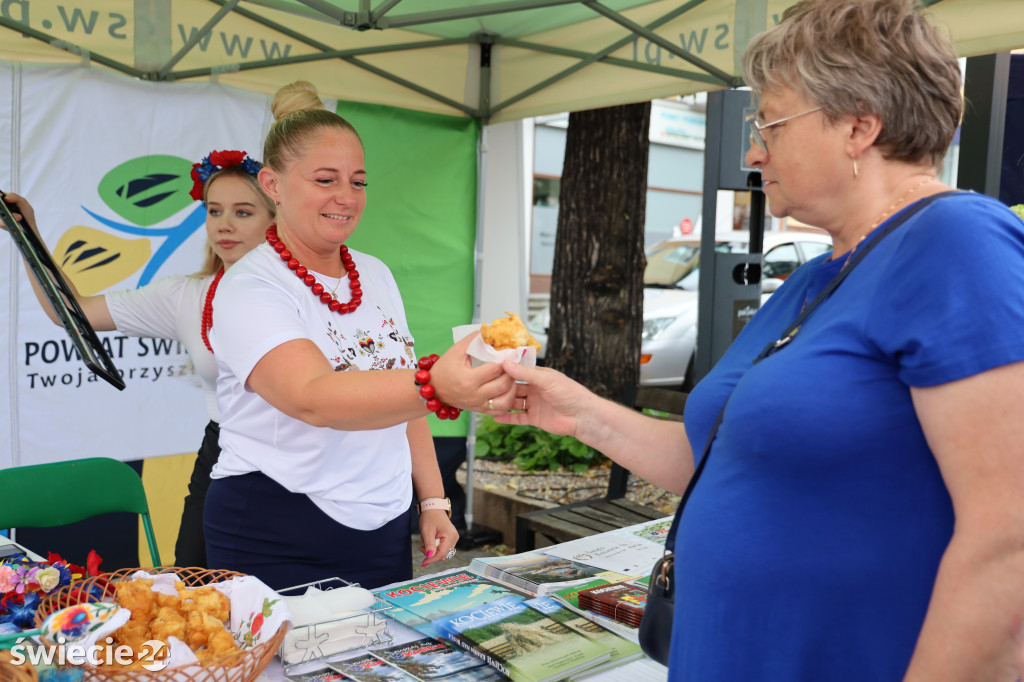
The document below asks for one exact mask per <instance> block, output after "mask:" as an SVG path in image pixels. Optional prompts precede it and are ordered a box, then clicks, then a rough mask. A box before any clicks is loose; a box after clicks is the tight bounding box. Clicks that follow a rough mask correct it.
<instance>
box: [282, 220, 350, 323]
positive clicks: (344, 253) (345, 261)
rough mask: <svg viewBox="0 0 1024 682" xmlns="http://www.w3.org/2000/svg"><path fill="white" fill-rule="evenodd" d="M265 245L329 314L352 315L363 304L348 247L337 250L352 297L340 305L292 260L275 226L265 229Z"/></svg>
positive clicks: (297, 262) (303, 268)
mask: <svg viewBox="0 0 1024 682" xmlns="http://www.w3.org/2000/svg"><path fill="white" fill-rule="evenodd" d="M267 243H268V244H270V245H271V246H272V247H273V248H274V251H276V252H277V254H278V255H279V256H280V257H281V260H283V261H284V262H285V265H287V266H288V269H289V270H292V271H294V272H295V276H296V277H298V278H299V279H301V280H302V281H303V282H304V283H305V285H306V286H308V287H309V288H310V289H312V290H313V294H314V295H315V296H319V297H320V302H321V303H323V304H324V305H326V306H327V307H328V308H330V309H331V312H336V313H338V314H339V315H344V314H345V313H354V312H355V311H356V308H358V307H359V304H360V303H362V302H363V290H362V289H361V288H360V286H359V271H358V270H356V264H355V261H353V260H352V254H350V253H349V252H348V247H347V246H345V245H344V244H342V245H341V248H340V249H339V251H340V253H341V264H342V265H344V266H345V270H346V272H348V279H349V282H348V287H349V289H351V290H352V297H351V298H350V299H349V301H348V303H342V302H341V301H339V300H338V299H337V298H335V297H334V295H333V294H331V293H330V292H328V291H324V285H323V284H320V282H317V281H316V277H314V276H313V274H312V273H311V272H310V271H309V269H308V268H307V267H306V266H305V265H302V264H301V263H299V261H298V259H296V258H292V252H291V251H289V250H288V247H287V246H285V245H284V242H283V241H281V239H280V238H279V237H278V236H277V225H271V226H270V227H268V228H267Z"/></svg>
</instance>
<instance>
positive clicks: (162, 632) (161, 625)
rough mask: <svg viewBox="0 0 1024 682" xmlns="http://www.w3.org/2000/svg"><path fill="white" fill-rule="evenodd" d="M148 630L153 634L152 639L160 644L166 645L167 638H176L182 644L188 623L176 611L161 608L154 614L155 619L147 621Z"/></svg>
mask: <svg viewBox="0 0 1024 682" xmlns="http://www.w3.org/2000/svg"><path fill="white" fill-rule="evenodd" d="M149 629H150V630H151V631H152V632H153V637H154V638H156V639H159V640H160V641H161V642H165V643H166V642H167V638H168V637H177V638H178V639H180V640H181V641H182V642H184V641H186V635H187V631H188V623H187V622H186V621H185V617H184V616H183V615H181V613H179V612H178V610H177V609H175V608H173V607H170V606H161V607H160V610H159V611H157V613H156V618H154V619H153V620H151V621H149Z"/></svg>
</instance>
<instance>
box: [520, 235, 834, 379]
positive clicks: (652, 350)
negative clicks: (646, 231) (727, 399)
mask: <svg viewBox="0 0 1024 682" xmlns="http://www.w3.org/2000/svg"><path fill="white" fill-rule="evenodd" d="M747 244H748V236H747V234H746V233H742V232H740V233H729V234H728V235H721V236H719V237H718V238H717V239H716V246H715V248H716V250H718V251H724V252H746V251H747ZM831 250H832V238H831V237H829V236H828V235H826V234H823V233H814V232H768V233H765V235H764V247H763V253H764V257H763V266H762V272H763V276H762V280H761V290H762V302H763V300H764V298H767V296H769V295H770V294H771V292H773V291H775V289H777V288H778V286H779V285H780V284H781V283H782V281H783V280H785V279H786V278H787V277H788V276H789V275H790V274H791V273H792V272H793V271H794V270H796V269H797V267H799V266H800V265H802V264H803V263H806V262H807V261H808V260H810V259H811V258H814V257H815V256H819V255H821V254H823V253H826V252H828V251H831ZM699 277H700V236H699V235H692V236H689V237H684V238H678V239H671V240H668V241H664V242H661V243H659V244H655V245H654V246H652V247H650V248H649V249H648V250H647V267H646V268H645V269H644V312H643V315H644V323H643V332H642V337H641V341H640V383H641V384H642V385H644V386H661V387H666V388H681V389H683V390H689V389H690V388H691V387H692V385H693V380H694V376H693V360H694V349H695V348H696V344H697V298H698V295H697V283H698V279H699ZM550 318H551V309H550V308H549V307H546V308H544V310H542V311H541V312H539V313H537V314H536V315H534V316H533V317H531V318H530V320H529V321H528V323H527V326H528V327H529V328H530V331H531V333H533V335H534V336H535V337H536V338H537V340H538V341H539V342H540V343H541V345H542V349H541V352H540V353H539V357H544V354H545V352H546V351H547V329H548V326H549V325H550Z"/></svg>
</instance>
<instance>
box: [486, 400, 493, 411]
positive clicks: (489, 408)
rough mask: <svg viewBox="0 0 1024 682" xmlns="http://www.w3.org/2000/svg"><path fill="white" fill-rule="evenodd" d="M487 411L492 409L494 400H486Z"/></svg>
mask: <svg viewBox="0 0 1024 682" xmlns="http://www.w3.org/2000/svg"><path fill="white" fill-rule="evenodd" d="M487 409H488V410H493V409H494V400H493V399H491V398H488V399H487Z"/></svg>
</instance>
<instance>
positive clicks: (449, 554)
mask: <svg viewBox="0 0 1024 682" xmlns="http://www.w3.org/2000/svg"><path fill="white" fill-rule="evenodd" d="M454 556H455V548H454V547H452V548H451V549H449V550H448V553H447V554H445V555H444V558H445V561H447V560H448V559H451V558H452V557H454Z"/></svg>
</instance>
